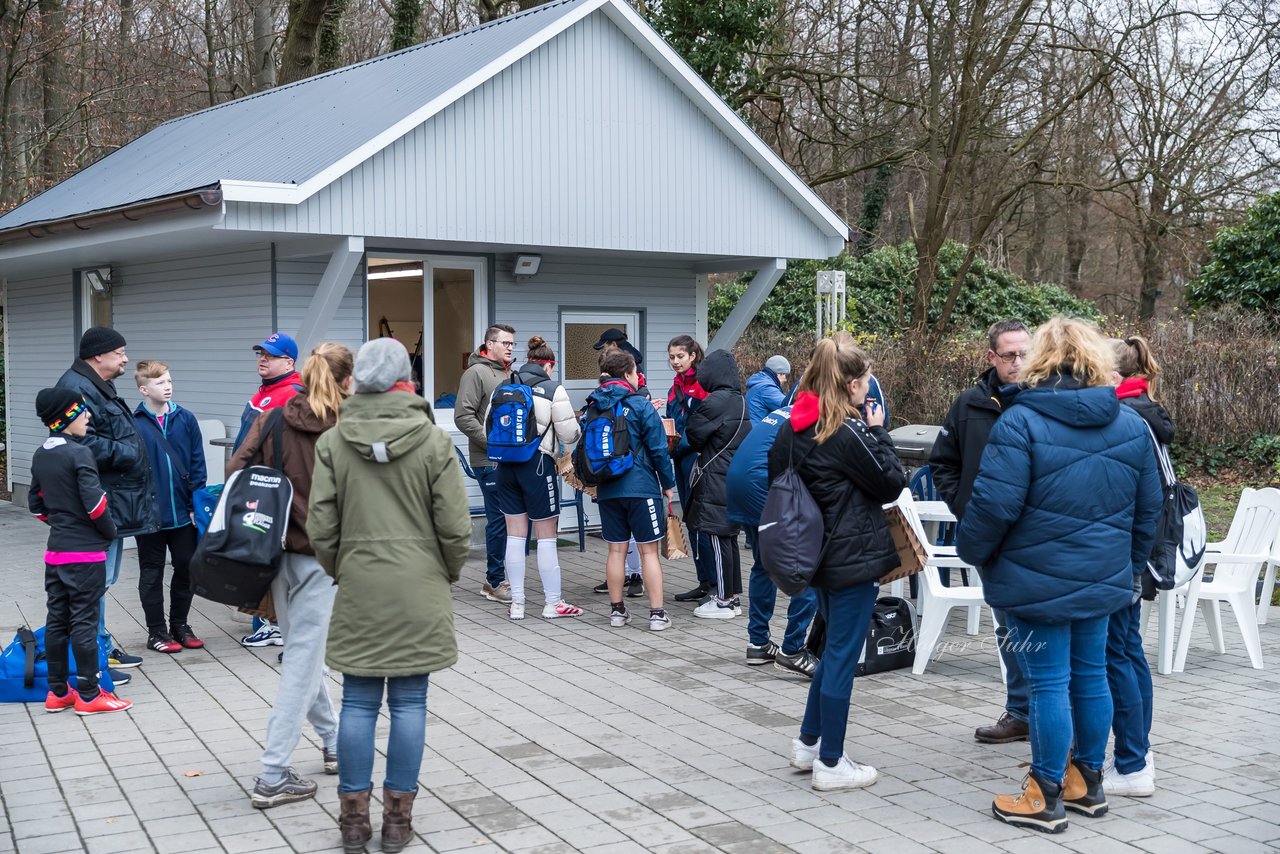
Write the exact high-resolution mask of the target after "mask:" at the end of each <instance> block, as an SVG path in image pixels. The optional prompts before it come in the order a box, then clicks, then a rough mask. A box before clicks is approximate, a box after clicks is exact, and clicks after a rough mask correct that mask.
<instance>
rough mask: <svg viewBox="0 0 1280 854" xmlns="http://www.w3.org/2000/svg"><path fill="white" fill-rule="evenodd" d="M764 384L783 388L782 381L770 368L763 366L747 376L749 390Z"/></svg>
mask: <svg viewBox="0 0 1280 854" xmlns="http://www.w3.org/2000/svg"><path fill="white" fill-rule="evenodd" d="M762 385H776V386H777V387H778V389H779V390H781V389H782V382H781V381H780V380H779V379H778V375H777V374H775V373H774V372H773V371H771V370H769V369H768V368H763V369H762V370H759V371H756V372H755V373H754V374H752V375H751V376H749V377H747V391H751V389H753V388H755V387H756V386H762Z"/></svg>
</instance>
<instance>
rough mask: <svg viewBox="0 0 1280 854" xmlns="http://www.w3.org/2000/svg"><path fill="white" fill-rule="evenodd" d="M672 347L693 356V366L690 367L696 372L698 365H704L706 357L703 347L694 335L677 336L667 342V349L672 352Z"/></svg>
mask: <svg viewBox="0 0 1280 854" xmlns="http://www.w3.org/2000/svg"><path fill="white" fill-rule="evenodd" d="M672 347H679V348H680V349H681V350H684V351H685V352H686V353H688V354H689V355H691V356H693V364H692V365H690V366H689V367H690V368H692V369H694V370H697V369H698V365H701V364H702V359H703V357H704V356H705V355H706V354H705V353H703V352H702V345H701V344H699V343H698V342H697V341H696V340H695V339H694V337H693V336H692V335H677V336H676V337H675V338H672V339H671V340H670V341H668V342H667V349H668V350H670V349H671V348H672Z"/></svg>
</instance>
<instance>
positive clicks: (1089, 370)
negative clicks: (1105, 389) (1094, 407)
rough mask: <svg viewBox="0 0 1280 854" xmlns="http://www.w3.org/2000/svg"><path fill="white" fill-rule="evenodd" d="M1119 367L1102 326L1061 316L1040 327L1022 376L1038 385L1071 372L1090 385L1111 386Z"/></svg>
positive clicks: (1024, 380)
mask: <svg viewBox="0 0 1280 854" xmlns="http://www.w3.org/2000/svg"><path fill="white" fill-rule="evenodd" d="M1115 367H1116V357H1115V351H1114V350H1112V348H1111V347H1110V346H1108V345H1107V339H1105V338H1103V337H1102V333H1101V332H1099V331H1098V327H1096V326H1094V325H1093V324H1092V323H1089V322H1088V321H1085V320H1080V319H1079V318H1075V317H1063V316H1062V315H1058V316H1057V317H1053V318H1050V319H1049V320H1048V321H1047V322H1045V323H1044V324H1042V325H1041V326H1040V327H1039V328H1038V329H1037V330H1036V334H1035V336H1034V337H1032V339H1031V352H1030V353H1028V354H1027V364H1026V366H1025V367H1023V369H1022V373H1021V375H1020V379H1021V380H1022V381H1023V382H1024V383H1026V384H1027V385H1028V386H1036V385H1039V384H1040V383H1041V382H1043V381H1044V380H1046V379H1048V378H1049V377H1052V376H1056V375H1059V374H1070V375H1071V376H1073V377H1075V378H1076V379H1077V380H1079V381H1080V382H1081V383H1083V384H1084V385H1087V386H1098V385H1111V372H1112V371H1114V370H1115Z"/></svg>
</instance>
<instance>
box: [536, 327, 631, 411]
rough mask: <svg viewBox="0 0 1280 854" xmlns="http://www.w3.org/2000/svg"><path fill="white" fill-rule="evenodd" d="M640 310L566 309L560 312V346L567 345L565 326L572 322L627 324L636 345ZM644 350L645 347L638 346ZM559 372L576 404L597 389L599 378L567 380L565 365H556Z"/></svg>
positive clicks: (628, 338)
mask: <svg viewBox="0 0 1280 854" xmlns="http://www.w3.org/2000/svg"><path fill="white" fill-rule="evenodd" d="M641 320H642V318H641V316H640V311H639V310H638V309H615V308H600V309H598V310H595V311H592V310H578V309H566V310H562V311H561V312H560V346H561V347H562V348H563V347H564V346H565V341H566V336H565V327H566V326H567V325H568V324H570V323H601V324H607V325H609V326H617V327H619V328H621V327H623V326H625V327H626V329H627V340H628V341H631V342H632V345H633V346H634V345H635V341H636V336H638V335H639V334H640V323H641ZM637 349H640V350H641V352H643V347H640V348H637ZM556 370H557V372H558V373H559V379H560V383H561V385H563V386H564V388H565V391H567V392H569V397H570V399H571V400H572V401H573V402H574V404H575V405H581V401H583V400H586V397H587V395H588V394H590V393H591V392H592V391H594V390H595V388H596V386H598V385H599V384H600V383H599V380H598V378H597V377H592V378H591V379H589V380H566V379H565V377H564V366H563V365H556Z"/></svg>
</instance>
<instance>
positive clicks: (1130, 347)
mask: <svg viewBox="0 0 1280 854" xmlns="http://www.w3.org/2000/svg"><path fill="white" fill-rule="evenodd" d="M1113 346H1114V348H1115V352H1116V373H1118V374H1120V376H1122V377H1124V378H1125V379H1128V378H1129V377H1142V378H1143V379H1145V380H1146V381H1147V395H1148V396H1149V397H1150V398H1151V399H1152V400H1155V398H1156V386H1157V384H1158V383H1159V379H1160V365H1159V364H1158V363H1157V362H1156V357H1155V356H1154V355H1153V354H1152V352H1151V345H1150V344H1149V343H1147V339H1145V338H1143V337H1142V336H1141V335H1131V336H1129V337H1128V338H1124V339H1119V338H1117V339H1116V340H1115V342H1114V345H1113Z"/></svg>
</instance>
